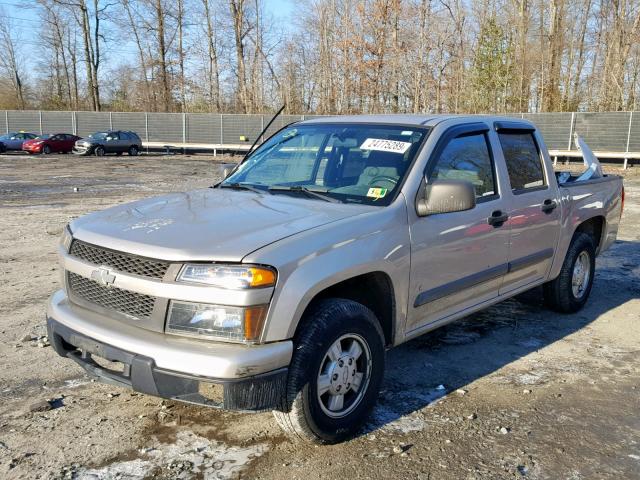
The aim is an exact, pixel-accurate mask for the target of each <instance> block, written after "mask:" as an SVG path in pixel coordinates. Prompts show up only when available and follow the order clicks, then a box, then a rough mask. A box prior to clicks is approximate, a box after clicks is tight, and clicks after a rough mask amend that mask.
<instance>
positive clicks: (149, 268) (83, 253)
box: [69, 240, 169, 278]
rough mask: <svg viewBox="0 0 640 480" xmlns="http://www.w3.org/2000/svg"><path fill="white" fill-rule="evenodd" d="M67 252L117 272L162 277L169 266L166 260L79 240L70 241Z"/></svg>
mask: <svg viewBox="0 0 640 480" xmlns="http://www.w3.org/2000/svg"><path fill="white" fill-rule="evenodd" d="M69 254H71V255H73V256H74V257H78V258H80V259H82V260H84V261H86V262H89V263H93V264H95V265H104V266H106V267H111V268H113V269H114V270H118V271H119V272H124V273H132V274H134V275H141V276H143V277H151V278H163V277H164V274H165V273H167V269H168V268H169V263H168V262H163V261H161V260H152V259H150V258H145V257H138V256H135V255H131V254H128V253H124V252H116V251H114V250H109V249H106V248H102V247H97V246H95V245H91V244H89V243H85V242H82V241H80V240H74V241H73V242H72V243H71V249H70V250H69Z"/></svg>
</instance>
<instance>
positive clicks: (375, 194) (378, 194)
mask: <svg viewBox="0 0 640 480" xmlns="http://www.w3.org/2000/svg"><path fill="white" fill-rule="evenodd" d="M386 194H387V189H386V188H382V187H372V188H370V189H369V191H368V192H367V197H371V198H375V199H376V200H378V199H379V198H382V197H384V196H385V195H386Z"/></svg>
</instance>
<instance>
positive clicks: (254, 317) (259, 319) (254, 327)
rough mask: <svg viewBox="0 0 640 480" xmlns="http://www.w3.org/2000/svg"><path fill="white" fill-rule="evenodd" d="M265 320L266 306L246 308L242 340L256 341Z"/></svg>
mask: <svg viewBox="0 0 640 480" xmlns="http://www.w3.org/2000/svg"><path fill="white" fill-rule="evenodd" d="M266 318H267V305H260V306H258V307H247V308H245V311H244V339H245V340H247V341H255V340H258V337H259V336H260V333H262V327H263V326H264V321H265V319H266Z"/></svg>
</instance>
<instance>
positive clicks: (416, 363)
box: [363, 241, 640, 433]
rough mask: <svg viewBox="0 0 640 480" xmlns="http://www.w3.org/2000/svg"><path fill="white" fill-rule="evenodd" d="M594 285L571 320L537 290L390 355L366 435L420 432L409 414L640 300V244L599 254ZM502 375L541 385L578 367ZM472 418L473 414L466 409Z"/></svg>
mask: <svg viewBox="0 0 640 480" xmlns="http://www.w3.org/2000/svg"><path fill="white" fill-rule="evenodd" d="M596 265H597V268H596V276H595V283H594V287H593V291H592V293H591V297H590V299H589V301H588V302H587V305H586V306H585V308H584V309H583V310H582V311H580V312H578V313H576V314H572V315H562V314H557V313H554V312H551V311H549V310H547V309H546V308H545V307H544V305H543V304H542V288H541V287H540V288H536V289H534V290H532V291H529V292H526V293H525V294H522V295H521V296H519V297H517V299H510V300H506V301H505V302H502V303H500V304H497V305H494V306H493V307H490V308H488V309H486V310H483V311H481V312H478V313H475V314H473V315H470V316H468V317H465V318H464V319H461V320H458V321H457V322H454V323H452V324H450V325H447V326H445V327H442V328H440V329H437V330H435V331H433V332H431V333H428V334H425V335H424V336H422V337H419V338H417V339H414V340H412V341H410V342H407V343H406V344H404V345H402V346H400V347H398V348H395V349H393V350H391V351H390V352H389V353H388V356H387V370H386V375H385V380H384V383H383V386H382V390H381V392H380V396H379V398H378V404H377V406H376V408H375V409H374V411H373V414H372V415H371V418H370V421H369V423H368V424H367V425H366V427H365V428H364V430H363V433H367V432H371V431H375V430H378V429H384V430H390V431H394V430H395V431H401V432H404V433H407V432H411V431H416V430H422V429H423V428H425V423H426V422H425V417H424V415H422V414H416V415H412V414H414V413H415V412H417V411H418V410H421V409H423V408H425V407H428V406H429V405H431V404H433V403H434V402H437V401H438V400H439V399H440V398H442V397H444V396H445V395H447V394H449V393H451V392H455V391H456V390H457V389H466V388H468V387H467V385H469V384H471V383H472V382H474V381H475V380H477V379H479V378H482V377H485V376H487V375H489V374H492V373H494V372H496V371H498V370H499V369H501V368H502V367H505V366H507V365H509V364H510V363H512V362H514V361H516V360H518V359H520V358H522V357H525V356H526V355H528V354H530V353H532V352H535V351H538V350H540V349H543V348H544V347H546V346H548V345H550V344H552V343H554V342H556V341H558V340H561V339H563V338H565V337H567V336H568V335H571V334H572V333H574V332H576V331H578V330H581V329H583V328H585V327H587V326H588V325H589V324H590V323H592V322H593V321H595V320H597V319H598V318H599V317H600V316H601V315H603V314H604V313H606V312H608V311H610V310H612V309H614V308H616V307H619V306H621V305H624V304H625V303H626V302H628V301H630V300H632V299H637V298H640V282H639V281H638V280H640V243H638V242H629V241H617V242H616V243H615V244H614V245H613V246H612V248H611V249H610V250H609V251H607V252H606V253H604V254H603V255H601V256H600V257H598V261H597V264H596ZM527 365H529V364H524V365H523V366H524V369H518V370H517V371H515V369H514V370H507V371H506V372H505V374H504V375H502V376H499V377H497V378H496V381H497V382H500V383H507V384H512V385H521V386H522V387H521V388H522V389H525V388H532V386H534V387H533V388H535V385H543V384H544V383H546V382H547V381H548V379H550V377H551V376H554V375H555V376H556V377H558V376H560V377H561V376H562V373H563V369H564V371H569V369H572V371H575V369H576V368H580V366H579V365H565V366H563V365H554V367H553V369H552V370H551V369H550V368H549V366H540V367H539V366H537V364H536V363H535V362H532V363H531V364H530V365H529V369H527V368H526V367H527ZM470 413H471V412H470Z"/></svg>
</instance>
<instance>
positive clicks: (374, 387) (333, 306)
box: [273, 298, 385, 443]
mask: <svg viewBox="0 0 640 480" xmlns="http://www.w3.org/2000/svg"><path fill="white" fill-rule="evenodd" d="M302 321H303V322H304V323H303V324H302V325H301V328H300V333H299V334H298V335H297V336H296V338H295V339H294V345H295V346H294V353H293V358H292V360H291V365H290V366H289V376H288V379H287V389H286V392H285V394H284V395H283V398H282V400H281V403H280V405H279V408H278V409H277V410H274V412H273V413H274V416H275V418H276V420H277V421H278V424H279V425H280V427H281V428H282V429H283V430H284V432H285V433H286V434H287V435H288V436H289V437H290V438H291V439H292V440H294V441H305V442H310V443H337V442H340V441H342V440H344V439H346V438H349V437H351V436H353V435H354V434H355V433H357V431H358V430H359V429H360V428H361V427H362V425H363V424H364V422H365V420H366V419H367V416H368V415H369V413H370V412H371V409H372V408H373V406H374V405H375V404H376V401H377V397H378V392H379V391H380V384H381V383H382V378H383V376H384V364H385V349H384V335H383V333H382V329H381V328H380V324H379V322H378V320H377V318H376V317H375V315H374V314H373V312H371V310H369V309H368V308H367V307H365V306H364V305H361V304H359V303H356V302H353V301H351V300H344V299H339V298H334V299H327V300H322V301H320V302H318V303H317V304H316V305H315V306H314V307H312V309H311V311H310V312H309V313H308V314H307V315H305V318H304V319H303V320H302ZM340 339H344V340H340ZM353 339H357V340H358V342H360V341H362V342H364V343H362V344H361V345H362V346H363V347H365V348H364V349H363V350H364V351H363V353H361V354H360V356H359V357H357V358H356V363H354V367H353V368H354V371H355V368H356V367H357V368H358V370H361V369H364V368H365V364H366V365H367V367H366V371H367V372H368V373H367V374H365V375H363V377H362V383H360V387H361V388H362V391H360V390H358V391H357V392H354V391H353V389H351V390H349V389H350V388H352V387H351V384H348V385H345V387H346V389H345V390H343V391H344V392H346V394H345V395H344V396H343V398H344V399H345V400H344V402H345V403H344V405H345V407H344V411H345V413H344V414H343V415H342V416H340V417H338V418H336V417H333V416H330V415H329V414H327V413H325V410H328V409H330V406H329V408H327V407H328V405H327V404H325V401H326V400H323V399H321V396H323V395H327V394H328V395H329V397H330V396H331V395H332V393H331V391H327V392H326V393H325V394H321V395H320V396H319V395H318V378H319V375H320V373H321V371H322V370H321V369H323V366H325V365H327V363H326V362H327V361H328V358H327V355H328V352H329V349H330V347H331V346H332V345H334V344H335V343H336V342H338V341H341V342H346V343H343V344H345V345H349V343H348V342H350V341H351V342H354V340H353ZM354 343H355V342H354ZM351 345H353V343H352V344H351ZM367 347H368V351H366V348H367ZM343 353H345V352H343ZM367 355H368V361H367V358H366V357H367ZM340 358H345V360H346V358H349V357H340ZM338 363H339V362H335V361H334V362H330V363H329V364H328V365H329V367H331V366H333V367H334V368H338V366H337V365H338ZM344 365H345V367H344V368H343V370H342V372H344V371H345V369H346V370H347V373H346V374H344V375H341V376H340V379H339V380H337V381H336V383H340V381H342V382H343V383H344V382H346V381H350V380H349V378H353V377H349V375H350V370H348V369H349V368H352V367H349V366H347V364H346V363H345V364H344ZM349 365H351V363H349ZM340 367H342V364H340ZM335 371H336V370H331V373H330V374H329V375H326V376H327V377H330V378H332V379H333V380H336V379H337V378H338V375H335V374H334V372H335ZM351 374H353V373H351ZM367 377H368V378H367ZM345 379H346V380H345ZM363 385H364V386H363ZM331 388H338V387H335V385H333V382H332V387H331ZM348 395H351V396H350V397H348ZM329 397H326V396H325V398H329ZM349 402H351V404H349ZM341 405H342V403H341ZM339 414H340V412H339V411H338V412H336V415H339Z"/></svg>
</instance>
